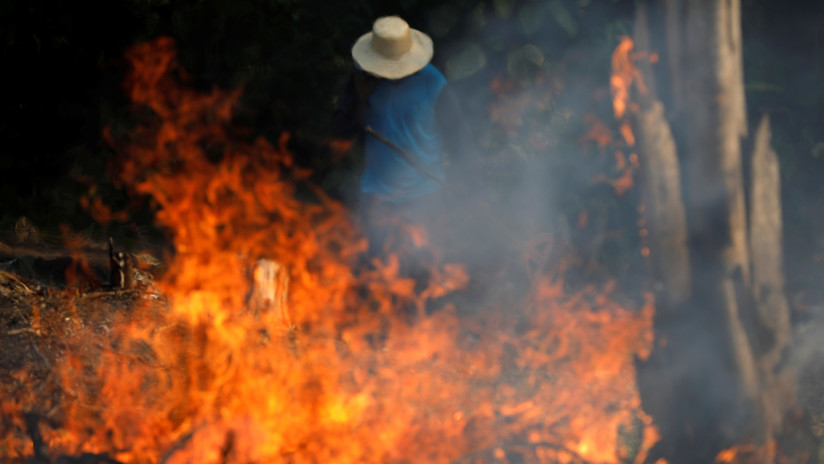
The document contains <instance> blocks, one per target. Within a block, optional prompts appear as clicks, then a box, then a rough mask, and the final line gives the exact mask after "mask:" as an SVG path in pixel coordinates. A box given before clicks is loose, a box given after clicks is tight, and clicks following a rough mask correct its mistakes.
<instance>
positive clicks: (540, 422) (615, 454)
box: [0, 40, 657, 463]
mask: <svg viewBox="0 0 824 464" xmlns="http://www.w3.org/2000/svg"><path fill="white" fill-rule="evenodd" d="M128 59H129V61H130V62H131V63H132V66H133V71H132V72H131V74H130V76H129V79H128V81H127V89H128V90H129V92H130V95H131V98H132V101H133V102H134V104H135V105H136V106H138V107H144V108H149V109H150V110H151V111H152V113H153V114H154V115H155V116H156V117H155V118H154V119H153V120H152V121H150V122H149V123H145V124H142V125H140V126H139V127H138V128H137V129H136V130H135V132H134V134H133V135H132V136H131V138H130V139H128V140H126V141H113V142H112V143H116V144H117V146H118V149H119V151H120V152H121V153H123V154H124V155H125V158H124V160H123V162H122V165H121V166H120V175H121V180H122V182H123V183H124V185H129V186H132V187H133V188H134V190H135V192H136V193H139V194H143V195H148V196H150V197H151V198H152V199H153V201H154V202H155V204H156V206H157V215H156V218H157V221H158V222H159V224H160V225H162V226H164V227H165V228H167V230H169V233H170V240H172V242H173V244H174V249H175V254H174V256H171V257H169V259H170V265H169V269H168V272H167V273H166V275H165V276H164V278H163V280H162V281H160V282H159V283H158V291H159V293H160V294H161V295H164V297H163V299H161V300H159V301H156V300H144V301H141V303H140V304H139V305H137V307H135V308H133V310H132V311H131V312H128V313H127V312H119V313H117V314H116V315H115V316H114V322H113V323H112V324H111V325H110V327H109V329H108V332H106V333H96V332H94V331H92V330H90V329H87V330H82V329H78V330H77V331H76V332H74V334H67V335H66V337H65V340H64V343H65V344H66V345H67V346H68V347H69V350H68V353H67V355H66V359H65V360H63V361H62V362H61V363H60V366H59V373H60V375H59V384H60V390H61V391H62V392H63V395H62V397H61V402H60V408H61V411H62V413H61V414H60V417H61V420H60V421H58V423H55V424H46V423H41V424H40V432H39V433H40V434H41V438H42V442H43V446H44V448H45V449H46V450H47V453H48V454H50V455H52V456H81V455H84V454H88V453H93V454H101V455H105V456H107V457H108V458H111V459H115V460H117V461H118V462H131V463H159V462H163V463H185V462H197V463H218V462H221V463H223V462H232V463H247V462H261V463H279V462H288V463H314V462H325V463H353V462H364V463H369V462H374V463H386V462H422V463H476V462H491V461H495V460H497V461H500V462H509V461H516V462H518V461H520V462H560V463H576V462H592V463H618V462H626V460H628V459H631V458H632V459H634V461H635V462H642V461H643V460H644V458H645V453H646V451H647V450H648V449H649V447H650V446H651V445H652V444H653V443H654V442H655V441H656V439H657V437H656V433H655V429H654V427H653V426H652V424H651V420H650V418H649V417H648V416H646V415H645V414H644V412H643V411H642V410H641V405H640V399H639V395H638V392H637V389H636V385H635V382H636V380H635V370H634V364H633V363H634V361H635V359H636V358H641V359H643V358H646V357H647V356H648V355H649V351H650V349H651V346H652V338H653V337H652V328H651V327H652V316H653V312H654V304H653V301H652V298H651V297H648V298H647V300H646V303H645V304H644V305H643V307H642V308H641V309H639V310H633V309H627V308H624V307H622V306H621V305H619V304H618V303H616V302H615V301H614V300H613V299H612V298H611V297H610V295H611V294H612V293H613V291H614V290H613V289H611V288H605V289H596V288H587V289H584V290H582V291H579V292H575V293H572V294H568V293H567V292H566V291H565V290H564V288H565V285H564V281H563V279H562V278H561V277H560V276H558V275H548V274H546V275H545V274H541V275H536V276H535V278H534V280H533V282H532V287H531V289H530V291H529V292H527V293H526V294H525V295H523V298H522V299H520V300H518V301H503V300H502V301H495V302H492V303H491V304H490V307H489V308H485V309H481V308H479V309H478V310H475V311H459V307H458V306H456V305H457V304H459V303H443V302H440V301H439V300H438V299H439V298H441V297H443V296H444V295H448V294H451V293H454V292H455V291H457V290H460V289H461V288H463V287H465V285H466V283H467V280H468V279H469V276H467V275H466V273H465V272H464V270H463V269H462V268H461V267H460V266H458V265H456V264H451V263H442V264H441V265H439V266H436V267H435V268H433V269H432V272H431V276H430V278H429V282H428V284H427V286H426V288H424V289H423V290H422V291H420V292H416V291H415V285H414V282H413V281H412V280H411V279H409V278H407V277H404V276H403V275H401V274H400V272H399V264H398V263H399V261H398V257H397V256H395V255H391V254H390V255H387V256H386V257H385V258H384V259H377V260H373V262H372V263H370V265H363V264H362V263H360V264H359V261H358V258H359V256H360V255H361V254H362V253H363V251H364V250H365V249H366V242H365V239H364V238H363V236H362V235H361V234H360V232H359V231H358V229H357V226H356V224H354V223H352V221H351V220H350V219H349V215H348V213H347V211H346V210H345V209H344V208H343V207H342V206H341V205H338V204H336V203H334V202H332V201H331V200H329V199H327V198H325V196H324V195H323V193H322V192H321V191H319V190H314V198H311V199H304V200H300V199H298V195H297V190H296V183H297V182H303V181H305V180H306V179H307V178H308V176H307V173H306V172H304V171H302V170H301V169H299V168H298V167H296V166H295V165H294V164H293V163H292V160H291V157H290V154H289V151H288V149H287V141H288V138H287V137H286V136H284V137H283V138H282V139H281V140H280V143H279V145H278V146H277V147H273V146H271V145H270V144H268V143H267V142H266V141H264V140H262V139H259V140H256V141H253V142H245V141H240V140H239V139H238V138H237V137H234V136H233V134H232V129H231V109H232V106H233V105H234V102H235V101H236V98H237V96H238V92H230V93H224V92H220V91H218V90H215V91H212V92H209V93H205V94H204V93H199V92H196V91H194V90H191V89H188V88H186V87H185V86H184V85H181V84H180V81H181V80H185V76H184V75H183V74H182V73H181V72H180V70H179V69H178V67H177V65H176V62H175V56H174V50H173V44H172V42H171V41H170V40H159V41H155V42H152V43H147V44H142V45H139V46H136V47H134V48H133V49H132V50H131V51H130V53H129V54H128ZM411 230H412V232H414V235H415V238H416V240H417V241H416V242H415V246H425V231H423V232H421V231H417V232H416V231H415V230H414V229H411ZM412 232H410V233H412ZM422 233H423V234H424V235H421V234H422ZM262 258H263V259H267V260H272V261H273V262H276V263H278V266H280V267H281V268H282V269H284V270H286V272H288V277H289V280H288V295H286V296H285V303H284V306H285V307H284V308H282V309H283V311H286V312H287V313H288V317H286V318H284V316H283V314H281V312H280V311H263V312H260V313H256V312H254V311H251V310H249V301H248V300H249V294H250V282H252V281H254V279H253V278H252V276H251V274H253V272H254V271H253V269H254V265H255V263H256V262H257V261H258V260H259V259H262ZM455 301H456V302H460V299H459V298H458V299H455ZM427 307H429V308H433V307H435V310H434V311H430V312H427V311H426V309H427ZM408 308H411V309H412V310H413V313H414V314H416V315H417V316H416V317H409V311H408V310H407V309H408ZM469 313H471V315H468V314H469ZM284 321H286V323H284ZM21 375H22V374H21ZM23 381H25V379H23ZM8 397H9V398H11V399H10V400H3V401H2V402H0V407H1V408H2V411H3V416H2V417H3V420H2V423H0V425H2V426H3V427H4V429H3V430H7V431H10V432H11V433H10V434H9V435H8V438H6V439H4V440H3V441H0V447H2V448H0V449H3V450H4V451H3V453H5V454H7V455H10V456H12V457H14V456H18V457H21V458H23V457H26V456H31V455H32V453H35V452H38V451H35V450H34V449H33V441H32V440H31V434H30V433H25V426H24V425H23V419H22V414H21V413H22V411H28V410H33V409H36V401H37V398H35V397H34V396H33V395H15V396H11V395H9V396H8ZM633 431H634V432H633ZM630 436H636V437H637V438H636V439H635V440H636V441H637V444H636V445H633V446H634V448H635V449H634V450H629V448H631V447H632V446H629V445H628V443H629V442H630V441H632V440H631V439H630V438H629V437H630Z"/></svg>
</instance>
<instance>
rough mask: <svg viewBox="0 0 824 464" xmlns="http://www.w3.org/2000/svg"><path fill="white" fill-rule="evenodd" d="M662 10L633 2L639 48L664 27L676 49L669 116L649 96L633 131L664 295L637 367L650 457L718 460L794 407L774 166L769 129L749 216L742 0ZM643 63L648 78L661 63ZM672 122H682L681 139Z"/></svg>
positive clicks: (671, 55) (673, 462) (754, 165)
mask: <svg viewBox="0 0 824 464" xmlns="http://www.w3.org/2000/svg"><path fill="white" fill-rule="evenodd" d="M657 5H659V6H660V8H659V9H657V10H654V13H655V14H658V17H656V18H650V17H649V16H650V15H651V13H650V10H649V9H648V8H647V6H648V3H646V2H639V3H638V4H637V10H636V26H635V27H636V32H635V38H636V41H637V48H638V49H639V50H642V51H644V50H650V49H651V48H652V44H653V40H652V39H651V38H650V34H649V31H650V27H649V24H650V23H655V22H656V21H657V23H664V24H666V30H665V31H663V35H664V36H665V39H666V46H664V45H660V46H659V47H658V50H656V51H658V52H663V53H664V55H665V57H666V61H665V63H666V65H667V69H668V71H669V81H668V82H663V84H665V85H661V84H662V82H656V83H655V84H657V86H656V85H648V86H647V87H648V88H650V89H656V88H659V89H660V90H661V91H662V93H664V94H667V95H668V96H669V98H668V99H667V102H668V104H670V105H672V107H671V108H669V109H668V111H665V110H664V108H663V107H662V104H661V103H660V101H659V100H658V97H657V96H656V95H655V92H650V93H647V94H642V95H639V96H637V97H636V98H637V100H638V102H639V108H640V109H639V111H638V113H637V114H636V115H635V121H634V124H635V128H636V131H637V133H638V140H639V144H638V148H639V153H640V155H641V159H642V160H643V162H642V185H641V188H642V198H643V201H644V204H645V207H646V216H647V217H646V219H647V223H648V224H649V225H650V246H651V248H652V253H651V256H652V259H653V264H654V267H655V273H656V276H657V277H658V278H659V279H660V281H661V283H663V284H664V285H663V286H664V288H665V289H664V291H663V292H661V293H662V295H663V297H664V298H662V300H663V301H661V302H660V303H659V304H658V314H656V326H655V330H656V338H657V339H658V343H657V344H656V348H655V350H654V351H653V354H652V356H651V357H650V360H649V362H648V363H646V364H645V365H642V366H639V383H640V388H641V394H642V399H643V401H644V408H645V409H646V410H647V411H648V412H649V413H650V414H651V415H652V416H653V417H654V419H655V420H656V422H657V423H658V424H659V427H660V428H661V433H662V441H661V443H660V445H659V447H658V450H657V451H656V452H653V453H651V454H650V458H651V459H653V460H654V459H656V458H657V457H664V458H666V459H667V460H668V461H669V462H670V464H678V463H693V462H712V461H713V460H714V458H715V455H716V454H717V453H718V452H719V451H721V450H722V449H724V448H726V447H728V446H731V445H734V444H738V443H740V442H742V441H744V440H747V441H754V442H755V443H760V444H765V443H767V442H769V441H770V440H771V439H772V438H773V437H774V436H775V434H776V433H777V431H778V430H779V428H780V425H781V422H782V420H783V418H784V416H785V415H786V413H787V411H788V410H789V408H790V407H791V406H792V405H793V403H794V395H793V393H792V392H793V386H794V377H793V373H792V372H791V371H790V370H789V369H787V368H785V367H783V366H782V364H781V360H782V359H783V357H784V356H785V355H786V350H787V349H788V348H789V346H790V342H791V340H790V339H791V329H790V319H789V308H788V305H787V301H786V297H785V296H784V280H783V266H782V264H783V263H782V260H783V256H782V252H781V249H782V237H781V208H780V206H781V205H780V184H779V181H780V179H779V174H778V162H777V159H776V156H775V153H774V152H773V151H772V149H771V148H770V146H769V125H768V122H767V121H766V120H765V121H762V124H761V126H760V127H759V129H758V131H757V134H756V137H755V140H754V145H755V149H754V153H753V156H752V158H751V163H750V167H751V171H750V172H749V173H748V174H749V180H750V181H751V183H750V184H749V193H750V197H749V214H750V216H749V220H748V210H747V206H748V203H747V190H746V189H745V178H744V166H743V163H742V161H743V160H742V141H744V140H745V138H746V137H747V115H746V103H745V96H744V81H743V57H742V37H741V19H740V18H741V11H740V8H741V5H740V0H689V1H686V0H682V1H678V0H658V3H657ZM662 48H664V50H662ZM639 68H640V71H641V74H642V76H644V78H645V79H647V80H648V82H650V83H651V84H652V83H653V80H654V76H653V73H652V71H651V68H649V67H647V66H643V65H642V66H639ZM666 85H668V87H667V88H666V89H665V88H664V87H666ZM667 90H668V91H669V93H667ZM668 117H669V118H670V119H672V118H675V121H676V122H677V123H678V124H679V130H680V132H679V138H678V140H673V136H672V131H671V130H670V127H671V126H670V124H669V122H668V121H667V118H668ZM678 154H680V155H681V156H682V163H681V164H680V167H682V168H683V169H684V174H685V176H684V180H685V182H684V184H683V187H684V194H685V195H684V198H686V205H687V209H686V218H687V220H686V221H684V220H683V216H684V209H683V207H681V208H679V206H680V204H681V191H680V189H681V184H680V180H681V174H680V171H679V163H678V161H677V160H678ZM661 235H663V236H661ZM656 236H658V237H656ZM682 244H684V245H682ZM762 462H769V457H768V455H767V454H766V453H764V455H763V457H762Z"/></svg>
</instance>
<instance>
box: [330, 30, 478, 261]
mask: <svg viewBox="0 0 824 464" xmlns="http://www.w3.org/2000/svg"><path fill="white" fill-rule="evenodd" d="M432 57H433V44H432V39H431V38H430V37H429V36H427V35H426V34H424V33H423V32H421V31H418V30H416V29H412V28H410V27H409V25H408V24H407V22H406V21H404V20H403V19H402V18H400V17H398V16H387V17H382V18H378V19H377V20H376V21H375V22H374V24H373V27H372V31H371V32H368V33H366V34H363V35H362V36H361V37H360V38H359V39H358V40H357V41H356V42H355V44H354V45H353V47H352V58H353V60H354V62H355V65H354V68H353V69H352V71H351V72H350V74H349V76H348V78H347V81H346V84H345V86H344V90H343V92H342V94H341V95H340V96H339V98H338V101H337V105H336V108H335V112H334V114H333V131H334V133H335V135H336V136H338V137H342V138H354V137H356V136H362V137H363V151H364V155H365V156H364V158H365V160H364V167H363V171H362V173H361V175H360V186H359V187H360V188H359V190H360V195H359V198H358V200H357V201H356V202H355V203H356V205H355V207H356V209H358V210H359V212H360V213H361V214H360V216H361V217H362V218H363V219H364V221H365V222H366V225H367V229H368V231H369V235H370V241H371V245H370V251H371V252H381V251H384V250H381V249H382V248H384V246H385V245H386V243H385V240H386V238H387V237H386V235H387V232H386V230H380V229H381V227H380V224H381V223H385V221H386V220H387V219H389V218H396V219H400V220H401V221H402V222H404V223H406V224H413V225H416V226H421V227H423V228H424V229H426V231H427V234H428V235H429V237H430V239H431V238H432V237H433V234H434V233H435V232H437V231H438V229H439V228H440V227H439V224H437V220H438V218H441V219H442V218H443V214H440V213H443V212H444V211H443V205H444V204H445V203H446V201H445V197H446V196H447V195H448V193H447V191H448V190H450V191H451V190H453V189H454V187H453V186H451V185H450V186H449V187H447V185H449V184H450V182H449V180H448V179H447V171H448V170H447V161H449V162H450V163H452V164H453V165H465V164H472V165H477V163H476V162H475V160H469V158H473V157H474V153H473V152H474V148H473V142H472V137H471V133H470V130H469V128H468V124H467V122H466V118H465V117H464V116H463V114H462V113H461V111H460V108H459V105H458V100H457V97H456V96H455V94H454V92H453V91H452V89H451V88H450V86H449V85H448V83H447V80H446V78H445V77H444V76H443V74H441V72H440V71H438V70H437V69H436V68H435V66H433V65H432V64H431V60H432ZM447 153H448V154H449V159H447V158H448V156H447ZM467 161H471V162H470V163H467ZM472 175H475V174H472ZM384 229H385V228H384Z"/></svg>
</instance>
